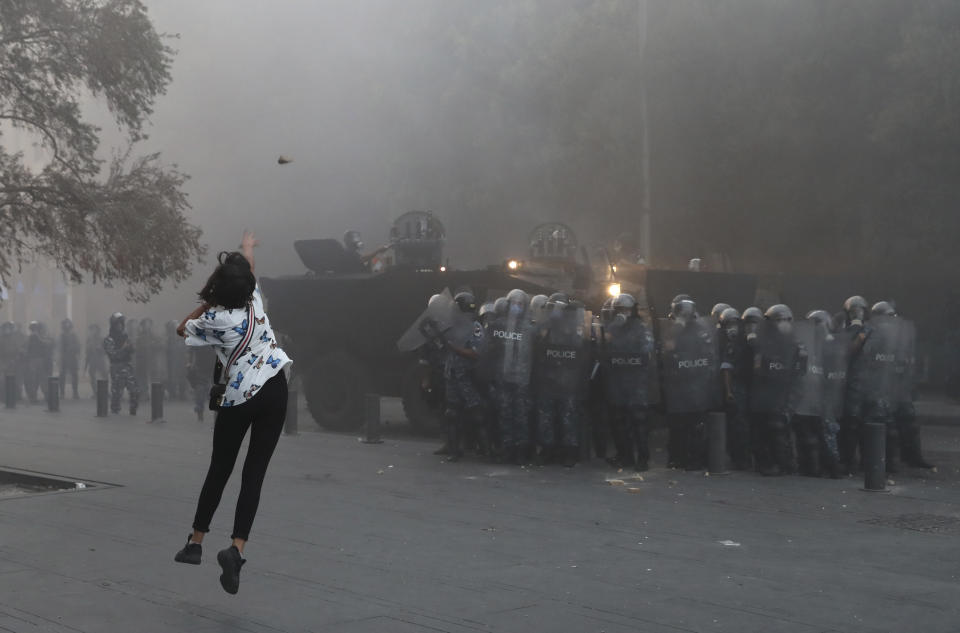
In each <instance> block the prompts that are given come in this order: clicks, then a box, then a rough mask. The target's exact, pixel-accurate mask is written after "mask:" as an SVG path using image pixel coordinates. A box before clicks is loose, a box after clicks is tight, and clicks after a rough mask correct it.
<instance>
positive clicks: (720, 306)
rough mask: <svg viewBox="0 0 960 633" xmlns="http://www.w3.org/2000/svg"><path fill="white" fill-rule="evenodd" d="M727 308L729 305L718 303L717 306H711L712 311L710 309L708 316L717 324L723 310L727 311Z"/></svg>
mask: <svg viewBox="0 0 960 633" xmlns="http://www.w3.org/2000/svg"><path fill="white" fill-rule="evenodd" d="M729 308H730V304H729V303H718V304H717V305H715V306H713V309H712V310H710V316H712V317H713V318H714V319H716V320H717V322H718V323H719V322H720V315H722V314H723V312H724V311H725V310H727V309H729Z"/></svg>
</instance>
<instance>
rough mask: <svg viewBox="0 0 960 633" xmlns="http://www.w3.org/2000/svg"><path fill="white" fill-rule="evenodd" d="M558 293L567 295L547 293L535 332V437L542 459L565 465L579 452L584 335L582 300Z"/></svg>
mask: <svg viewBox="0 0 960 633" xmlns="http://www.w3.org/2000/svg"><path fill="white" fill-rule="evenodd" d="M563 299H567V297H566V296H559V295H555V296H553V297H550V301H549V302H548V303H547V305H546V319H545V320H544V322H543V323H542V324H541V327H540V329H539V331H538V334H537V345H536V355H537V359H536V363H535V365H536V376H537V383H538V385H537V387H538V388H537V394H538V398H537V442H538V444H539V446H540V456H539V458H540V461H541V462H543V463H548V462H551V461H554V460H559V461H560V462H562V463H563V465H564V466H566V467H568V468H570V467H573V466H574V465H575V464H576V463H577V458H578V456H579V453H580V448H579V447H580V417H581V416H580V405H581V401H582V398H583V386H584V385H585V383H586V370H587V367H588V366H589V365H588V338H587V332H586V331H585V329H584V318H585V317H584V314H585V313H584V309H583V305H582V304H581V303H579V302H569V301H568V302H564V301H563Z"/></svg>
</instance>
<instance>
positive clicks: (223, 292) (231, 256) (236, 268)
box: [199, 251, 257, 309]
mask: <svg viewBox="0 0 960 633" xmlns="http://www.w3.org/2000/svg"><path fill="white" fill-rule="evenodd" d="M217 262H219V265H218V266H217V268H216V270H214V271H213V274H212V275H210V278H209V279H207V283H206V285H205V286H204V287H203V290H201V291H200V292H199V294H200V298H201V299H202V300H203V301H205V302H206V303H209V304H210V305H212V306H223V307H224V308H227V309H234V308H245V307H247V302H249V301H250V298H251V296H252V295H253V290H254V288H256V286H257V279H256V277H254V276H253V271H252V270H250V262H248V261H247V258H246V257H244V256H243V254H242V253H237V252H232V253H231V252H228V251H222V252H221V253H220V254H219V255H217Z"/></svg>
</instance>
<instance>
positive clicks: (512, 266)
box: [507, 259, 520, 270]
mask: <svg viewBox="0 0 960 633" xmlns="http://www.w3.org/2000/svg"><path fill="white" fill-rule="evenodd" d="M507 268H509V269H510V270H516V269H518V268H520V262H518V261H517V260H515V259H511V260H510V261H508V262H507Z"/></svg>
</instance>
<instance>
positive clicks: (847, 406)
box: [837, 295, 871, 474]
mask: <svg viewBox="0 0 960 633" xmlns="http://www.w3.org/2000/svg"><path fill="white" fill-rule="evenodd" d="M868 309H869V307H868V305H867V301H866V299H864V298H863V297H861V296H859V295H854V296H852V297H849V298H848V299H847V300H846V301H844V303H843V320H844V322H843V332H842V333H841V334H840V335H841V336H843V337H844V339H845V340H846V341H847V344H848V346H849V358H850V364H849V367H848V370H847V387H846V394H845V397H844V401H843V418H841V420H840V430H839V432H838V434H837V446H838V449H839V452H840V461H841V463H842V464H843V466H844V468H845V470H846V471H847V473H848V474H852V473H855V472H857V470H858V467H859V460H858V458H857V449H858V448H859V447H860V433H861V429H862V426H863V420H864V413H865V411H864V408H865V402H864V400H865V385H864V382H865V381H866V380H867V376H866V375H865V374H866V372H867V363H866V359H865V358H864V354H863V353H862V352H863V346H864V344H865V343H866V340H867V338H868V337H869V336H870V335H871V328H870V325H869V323H867V319H868V318H869V316H870V315H869V312H868Z"/></svg>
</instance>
